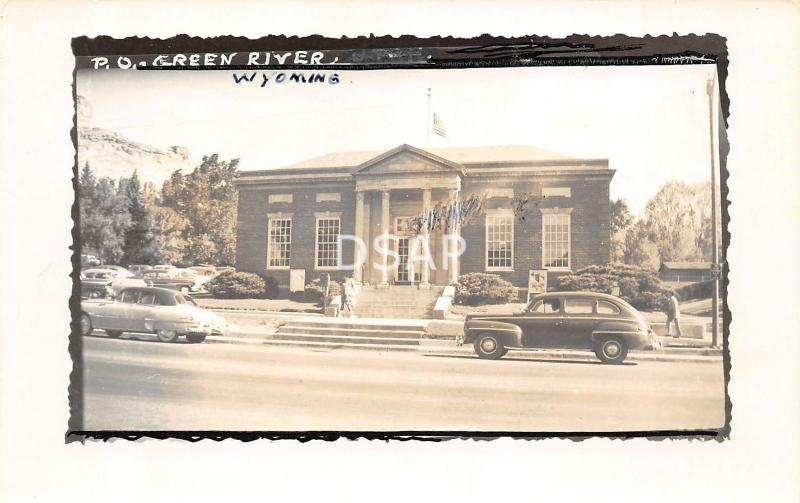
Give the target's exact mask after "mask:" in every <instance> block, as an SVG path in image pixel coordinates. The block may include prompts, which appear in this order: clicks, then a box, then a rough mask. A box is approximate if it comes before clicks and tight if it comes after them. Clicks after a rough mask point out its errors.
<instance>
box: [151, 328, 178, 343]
mask: <svg viewBox="0 0 800 503" xmlns="http://www.w3.org/2000/svg"><path fill="white" fill-rule="evenodd" d="M156 337H158V340H160V341H161V342H175V341H177V340H178V332H176V331H174V330H159V331H158V332H156Z"/></svg>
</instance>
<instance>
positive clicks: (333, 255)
mask: <svg viewBox="0 0 800 503" xmlns="http://www.w3.org/2000/svg"><path fill="white" fill-rule="evenodd" d="M338 266H339V218H338V217H337V218H318V219H317V268H318V269H335V268H337V267H338Z"/></svg>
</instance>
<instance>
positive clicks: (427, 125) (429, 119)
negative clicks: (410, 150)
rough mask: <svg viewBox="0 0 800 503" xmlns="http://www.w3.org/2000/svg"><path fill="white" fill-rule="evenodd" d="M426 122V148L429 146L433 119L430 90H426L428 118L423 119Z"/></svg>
mask: <svg viewBox="0 0 800 503" xmlns="http://www.w3.org/2000/svg"><path fill="white" fill-rule="evenodd" d="M425 121H426V122H427V124H426V127H427V128H428V143H427V144H426V147H430V146H431V128H432V127H433V125H432V123H433V119H432V118H431V88H430V87H429V88H428V116H427V117H426V118H425Z"/></svg>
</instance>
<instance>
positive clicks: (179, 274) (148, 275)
mask: <svg viewBox="0 0 800 503" xmlns="http://www.w3.org/2000/svg"><path fill="white" fill-rule="evenodd" d="M141 279H142V280H144V282H145V283H146V284H147V285H148V286H156V287H162V288H171V289H173V290H178V291H179V292H181V293H189V292H196V291H197V290H198V289H199V284H198V281H197V274H196V273H195V272H194V271H192V270H191V269H177V268H172V269H168V270H161V269H152V270H150V271H147V272H145V273H143V274H142V275H141Z"/></svg>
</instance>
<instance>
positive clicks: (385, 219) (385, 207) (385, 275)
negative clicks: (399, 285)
mask: <svg viewBox="0 0 800 503" xmlns="http://www.w3.org/2000/svg"><path fill="white" fill-rule="evenodd" d="M390 194H391V193H390V192H389V191H388V190H384V191H382V192H381V233H382V234H383V235H384V236H386V235H388V234H389V233H391V228H390V227H389V196H390ZM388 246H389V242H388V241H384V243H383V247H384V250H386V248H387V247H388ZM381 264H382V265H383V267H382V268H381V285H380V286H389V269H388V265H389V254H388V253H387V252H386V251H384V252H383V253H381Z"/></svg>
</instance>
